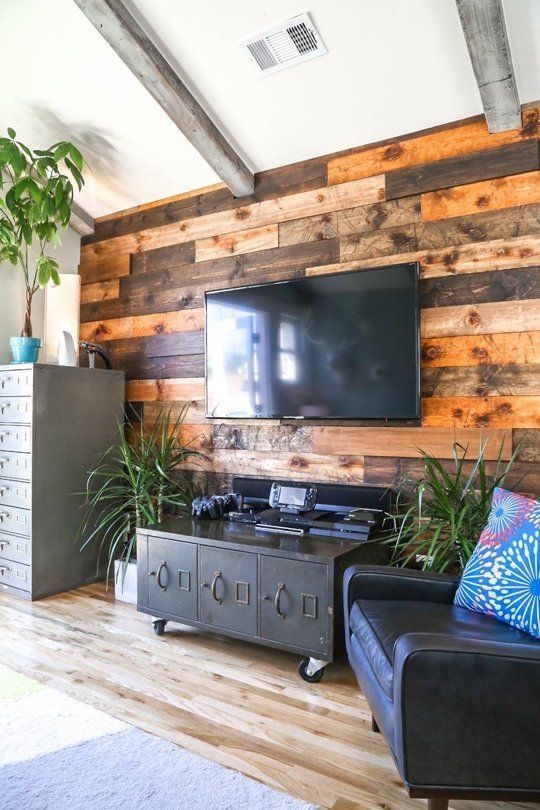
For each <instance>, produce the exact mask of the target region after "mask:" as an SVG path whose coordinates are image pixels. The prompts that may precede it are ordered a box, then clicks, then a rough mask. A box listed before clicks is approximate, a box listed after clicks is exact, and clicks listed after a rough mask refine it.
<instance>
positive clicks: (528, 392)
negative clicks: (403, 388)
mask: <svg viewBox="0 0 540 810" xmlns="http://www.w3.org/2000/svg"><path fill="white" fill-rule="evenodd" d="M456 391H459V395H460V396H462V397H513V396H540V364H537V365H526V366H525V365H507V366H499V365H497V366H492V365H486V364H484V365H477V366H452V367H450V368H423V369H422V396H423V397H453V396H455V395H456Z"/></svg>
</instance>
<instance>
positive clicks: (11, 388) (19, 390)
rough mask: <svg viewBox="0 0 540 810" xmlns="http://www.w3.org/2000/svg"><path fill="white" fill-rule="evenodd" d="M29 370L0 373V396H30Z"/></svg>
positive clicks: (30, 376) (30, 372)
mask: <svg viewBox="0 0 540 810" xmlns="http://www.w3.org/2000/svg"><path fill="white" fill-rule="evenodd" d="M32 377H33V371H32V369H31V368H25V369H15V368H14V369H11V368H10V369H7V370H5V371H0V394H2V395H5V396H15V397H24V396H30V395H31V394H32Z"/></svg>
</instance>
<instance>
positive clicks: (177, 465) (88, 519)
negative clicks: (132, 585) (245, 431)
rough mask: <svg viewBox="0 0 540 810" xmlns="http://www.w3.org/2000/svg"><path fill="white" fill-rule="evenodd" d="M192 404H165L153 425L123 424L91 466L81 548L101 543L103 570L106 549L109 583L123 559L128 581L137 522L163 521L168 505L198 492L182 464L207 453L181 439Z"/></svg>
mask: <svg viewBox="0 0 540 810" xmlns="http://www.w3.org/2000/svg"><path fill="white" fill-rule="evenodd" d="M188 408H189V403H188V404H187V405H185V406H184V407H183V408H182V409H181V411H180V413H179V414H178V416H177V417H176V418H173V416H172V413H171V409H170V408H169V409H163V410H161V411H160V413H159V414H158V417H157V419H156V420H155V422H154V424H153V425H152V426H151V427H148V426H146V425H145V424H144V421H143V420H141V421H140V422H135V420H128V422H127V423H126V425H119V429H118V440H117V442H116V443H115V444H113V445H111V447H109V448H107V450H105V452H104V453H102V454H101V455H100V456H99V458H98V459H97V461H96V463H95V464H94V465H93V467H92V468H91V469H90V470H89V471H88V479H87V487H86V492H85V501H84V504H83V519H82V521H81V525H80V529H79V539H80V541H81V549H83V548H86V546H88V545H89V544H90V543H99V550H98V563H97V567H98V571H99V570H100V569H101V560H102V557H103V554H104V553H105V552H106V553H107V573H106V579H107V587H108V584H109V578H110V575H111V570H112V569H113V566H114V562H115V560H118V559H119V560H121V561H122V565H121V566H120V567H119V573H120V572H121V576H122V581H123V579H124V577H125V574H126V570H127V564H128V563H129V561H130V560H131V559H133V558H134V556H135V550H136V535H135V532H136V529H137V528H139V527H144V526H151V525H153V524H155V523H159V522H161V521H162V520H163V517H164V515H165V513H166V512H169V511H174V512H177V511H180V512H186V511H187V510H188V508H189V507H190V505H191V501H192V499H193V495H194V493H193V489H192V485H191V482H190V480H189V478H188V476H187V475H186V471H185V470H184V469H183V468H182V467H183V464H184V462H185V461H187V459H189V458H197V457H201V456H202V453H200V452H199V451H198V450H196V449H195V448H194V447H193V446H192V445H191V444H190V443H188V444H184V443H183V441H182V437H181V430H182V426H183V424H184V420H185V417H186V414H187V410H188Z"/></svg>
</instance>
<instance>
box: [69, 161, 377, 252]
mask: <svg viewBox="0 0 540 810" xmlns="http://www.w3.org/2000/svg"><path fill="white" fill-rule="evenodd" d="M383 199H384V176H383V175H379V176H376V177H367V178H365V179H362V180H354V181H352V182H351V183H343V184H342V185H340V186H336V187H331V188H326V187H324V188H319V189H314V190H312V191H303V192H300V193H298V194H290V195H288V196H285V197H277V198H275V199H270V200H265V201H263V202H261V203H253V204H252V205H246V206H242V207H238V208H235V209H232V210H228V211H223V212H221V211H218V212H216V213H215V214H207V215H205V216H199V217H194V218H191V219H186V220H182V221H180V222H174V223H171V224H169V225H163V226H161V227H158V228H150V229H148V230H143V231H139V232H137V233H133V234H131V233H130V234H125V235H123V236H116V237H113V238H112V239H108V240H105V241H102V242H94V243H92V244H88V245H83V247H82V249H81V255H82V256H83V260H84V261H85V262H86V261H87V260H88V259H89V258H90V257H96V256H104V255H108V254H111V253H113V254H117V253H138V252H141V251H145V250H153V249H155V248H158V247H166V246H168V245H175V244H179V243H181V242H191V241H193V240H196V239H204V238H207V237H210V236H219V235H221V234H224V233H233V232H235V231H244V230H246V229H248V228H260V227H262V226H264V225H273V224H276V223H279V222H286V221H287V220H289V219H301V218H302V217H305V216H311V215H313V214H324V213H328V212H330V211H337V210H341V209H343V208H353V207H354V206H356V205H368V204H369V203H374V202H377V201H379V200H383Z"/></svg>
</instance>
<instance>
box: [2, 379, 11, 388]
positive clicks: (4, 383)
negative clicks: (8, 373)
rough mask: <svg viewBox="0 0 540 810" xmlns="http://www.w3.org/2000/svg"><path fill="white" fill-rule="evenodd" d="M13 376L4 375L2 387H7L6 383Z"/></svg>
mask: <svg viewBox="0 0 540 810" xmlns="http://www.w3.org/2000/svg"><path fill="white" fill-rule="evenodd" d="M11 380H12V378H11V377H2V388H4V387H5V385H6V383H8V382H11Z"/></svg>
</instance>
